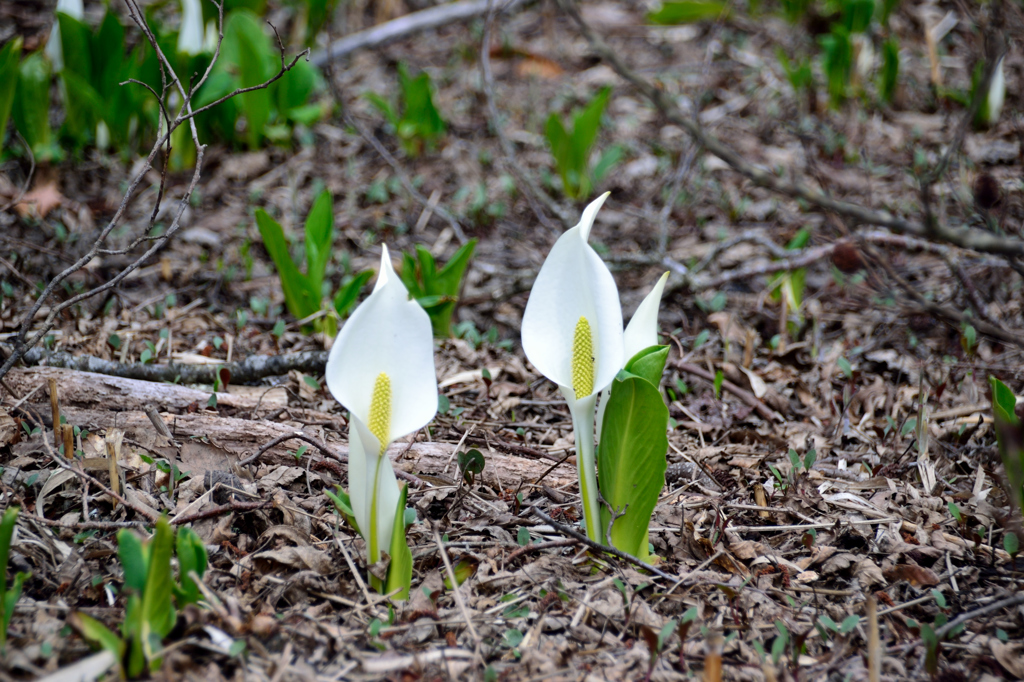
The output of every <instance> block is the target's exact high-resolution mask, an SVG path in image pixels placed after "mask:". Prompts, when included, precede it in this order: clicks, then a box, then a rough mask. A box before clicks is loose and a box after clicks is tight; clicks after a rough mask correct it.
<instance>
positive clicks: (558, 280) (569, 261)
mask: <svg viewBox="0 0 1024 682" xmlns="http://www.w3.org/2000/svg"><path fill="white" fill-rule="evenodd" d="M607 198H608V193H605V194H603V195H601V196H600V197H598V198H597V199H596V200H595V201H593V202H592V203H591V204H590V205H589V206H587V207H586V209H584V211H583V216H582V217H581V218H580V222H579V224H577V225H576V226H575V227H573V228H571V229H569V230H567V231H566V232H565V233H564V234H562V236H561V237H559V238H558V240H557V241H556V242H555V245H554V246H553V247H552V248H551V252H550V253H549V254H548V257H547V259H546V260H545V261H544V265H542V266H541V269H540V272H539V273H538V274H537V279H536V280H535V281H534V283H533V289H532V290H531V291H530V299H529V300H528V301H527V303H526V310H525V311H524V312H523V327H522V340H523V350H524V351H525V352H526V357H527V358H528V359H529V360H530V362H532V363H533V366H534V367H536V368H537V370H538V371H539V372H540V373H541V374H543V375H544V376H546V377H547V378H548V379H550V380H551V381H553V382H555V383H556V384H558V389H559V390H560V391H561V393H562V395H563V396H564V397H565V401H566V403H567V404H568V406H569V412H570V413H571V414H572V426H573V433H574V435H575V438H576V453H577V459H576V466H577V470H578V472H579V480H580V493H581V496H582V498H583V515H584V518H585V520H586V524H587V534H588V535H589V536H590V537H591V539H593V540H596V541H598V542H601V541H602V538H603V531H602V529H601V527H600V525H601V524H600V522H599V520H598V519H599V516H600V515H599V513H598V511H599V510H598V506H597V463H596V461H595V453H594V410H595V407H596V404H597V396H598V395H599V394H600V392H601V390H602V389H604V388H605V387H606V386H608V385H609V384H610V383H611V382H612V380H613V379H614V378H615V375H616V374H617V373H618V371H619V369H620V368H621V367H622V363H623V360H622V354H623V340H622V309H621V307H620V305H619V290H618V287H616V285H615V278H613V277H612V273H611V272H610V271H609V270H608V266H606V265H605V264H604V261H602V260H601V257H600V256H598V255H597V252H596V251H594V249H593V248H592V247H591V246H590V245H589V244H588V243H587V239H588V237H589V236H590V228H591V227H593V225H594V218H595V217H596V215H597V212H598V210H599V209H600V208H601V205H602V204H603V203H604V202H605V199H607ZM581 317H582V318H586V320H587V322H588V323H589V327H590V341H591V345H592V354H593V370H594V375H593V379H594V381H593V387H592V390H591V392H590V394H589V395H586V396H577V395H576V391H575V390H574V389H573V357H572V355H573V347H574V342H575V336H576V328H577V325H578V324H579V321H580V318H581Z"/></svg>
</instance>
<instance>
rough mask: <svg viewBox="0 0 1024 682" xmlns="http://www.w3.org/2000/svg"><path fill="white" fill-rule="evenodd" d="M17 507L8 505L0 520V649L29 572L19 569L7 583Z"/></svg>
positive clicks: (4, 643)
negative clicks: (9, 582)
mask: <svg viewBox="0 0 1024 682" xmlns="http://www.w3.org/2000/svg"><path fill="white" fill-rule="evenodd" d="M19 511H20V508H19V507H8V508H7V510H6V511H5V512H4V516H3V519H2V520H0V650H2V649H3V648H4V647H6V646H7V628H8V627H10V625H11V616H13V615H14V605H15V604H16V603H17V602H18V598H19V597H20V596H21V588H22V586H23V585H24V584H25V581H26V580H28V578H29V574H28V573H24V572H22V571H19V572H18V573H15V574H14V580H13V581H12V582H11V584H10V586H8V585H7V562H8V560H9V559H10V554H11V539H12V538H13V537H14V526H15V525H16V524H17V522H18V512H19Z"/></svg>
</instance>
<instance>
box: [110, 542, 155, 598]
mask: <svg viewBox="0 0 1024 682" xmlns="http://www.w3.org/2000/svg"><path fill="white" fill-rule="evenodd" d="M117 555H118V558H119V559H121V567H122V568H123V569H124V584H125V587H128V588H131V589H133V590H135V592H136V593H138V594H142V591H143V590H144V589H146V574H147V572H148V567H147V564H148V560H147V556H146V549H145V548H144V547H143V545H142V540H140V539H139V536H137V535H136V534H135V533H133V532H132V531H130V530H128V529H127V528H124V529H122V530H119V531H118V532H117Z"/></svg>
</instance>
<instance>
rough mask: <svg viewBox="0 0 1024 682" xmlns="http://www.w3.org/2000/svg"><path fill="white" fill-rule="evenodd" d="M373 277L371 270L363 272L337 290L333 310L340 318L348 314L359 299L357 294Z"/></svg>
mask: <svg viewBox="0 0 1024 682" xmlns="http://www.w3.org/2000/svg"><path fill="white" fill-rule="evenodd" d="M373 275H374V272H373V270H363V271H362V272H360V273H359V274H358V275H356V276H355V277H353V278H352V279H350V280H349V281H348V283H347V284H345V285H343V286H342V287H341V288H340V289H338V293H336V294H335V295H334V309H335V311H337V313H338V315H339V316H340V317H345V316H346V315H348V314H349V311H350V310H351V309H352V306H353V305H355V303H356V301H357V300H358V299H359V292H360V291H362V289H363V287H364V286H366V283H367V282H369V281H370V278H371V277H373Z"/></svg>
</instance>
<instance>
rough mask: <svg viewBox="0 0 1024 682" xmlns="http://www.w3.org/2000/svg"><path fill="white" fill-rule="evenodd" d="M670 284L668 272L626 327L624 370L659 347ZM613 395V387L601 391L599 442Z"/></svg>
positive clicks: (621, 367) (598, 421)
mask: <svg viewBox="0 0 1024 682" xmlns="http://www.w3.org/2000/svg"><path fill="white" fill-rule="evenodd" d="M666 282H668V272H666V273H664V274H663V275H662V276H661V277H659V278H658V281H657V282H655V283H654V288H653V289H651V291H650V293H649V294H647V296H645V297H644V300H642V301H640V305H639V306H638V307H637V309H636V312H635V313H633V317H632V318H631V319H630V320H629V324H627V325H626V331H625V332H624V333H623V336H622V341H623V353H622V364H621V365H620V367H619V369H623V368H624V367H625V366H626V363H627V362H629V361H630V360H631V359H632V358H633V356H634V355H636V354H637V353H639V352H640V351H642V350H643V349H645V348H650V347H651V346H656V345H658V310H659V309H660V308H661V296H662V294H664V293H665V283H666ZM610 393H611V386H607V387H605V389H604V390H603V391H601V402H600V403H599V404H598V406H597V440H598V442H600V441H601V424H602V423H603V422H604V410H605V408H606V407H608V395H609V394H610Z"/></svg>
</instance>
